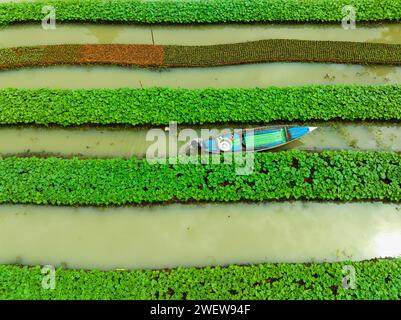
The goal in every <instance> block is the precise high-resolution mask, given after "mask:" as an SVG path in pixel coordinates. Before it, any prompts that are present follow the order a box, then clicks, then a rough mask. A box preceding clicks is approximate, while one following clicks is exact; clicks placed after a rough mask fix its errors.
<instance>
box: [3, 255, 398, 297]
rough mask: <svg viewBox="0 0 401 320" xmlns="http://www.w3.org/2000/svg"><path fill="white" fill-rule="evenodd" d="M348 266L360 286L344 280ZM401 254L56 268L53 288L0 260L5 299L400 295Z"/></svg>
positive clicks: (33, 270) (34, 271) (34, 273)
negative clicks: (224, 263) (347, 259)
mask: <svg viewBox="0 0 401 320" xmlns="http://www.w3.org/2000/svg"><path fill="white" fill-rule="evenodd" d="M344 266H347V267H346V268H350V267H353V268H355V272H356V274H357V282H356V287H355V288H353V289H351V288H348V287H343V286H342V285H341V283H342V281H343V278H344V269H343V268H344ZM400 268H401V259H393V260H391V259H378V260H372V261H363V262H339V263H323V264H261V265H253V266H238V265H231V266H229V267H216V268H212V267H207V268H178V269H171V270H137V271H107V272H102V271H96V270H93V271H84V270H79V271H78V270H77V271H74V270H63V269H61V268H60V269H57V271H56V275H57V286H56V288H55V289H54V290H45V289H42V288H41V285H40V283H41V281H42V274H41V268H40V267H20V266H0V292H1V293H2V298H4V299H106V300H109V299H188V300H190V299H230V300H231V299H263V300H265V299H395V300H398V299H400V292H401V277H400V272H399V269H400Z"/></svg>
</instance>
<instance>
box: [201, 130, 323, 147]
mask: <svg viewBox="0 0 401 320" xmlns="http://www.w3.org/2000/svg"><path fill="white" fill-rule="evenodd" d="M315 129H316V128H315V127H298V126H277V127H259V128H253V129H244V130H235V131H233V132H229V133H225V134H221V135H219V136H215V137H211V138H209V139H205V140H201V141H200V147H201V150H202V152H203V153H221V152H253V151H264V150H270V149H274V148H278V147H281V146H283V145H285V144H287V143H290V142H292V141H295V140H298V139H300V138H302V137H303V136H305V135H307V134H309V133H310V132H312V131H313V130H315Z"/></svg>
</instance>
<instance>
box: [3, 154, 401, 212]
mask: <svg viewBox="0 0 401 320" xmlns="http://www.w3.org/2000/svg"><path fill="white" fill-rule="evenodd" d="M235 163H238V162H235ZM235 163H234V162H233V163H232V164H228V163H224V162H223V161H221V163H219V164H212V163H208V164H200V163H178V164H169V163H167V164H151V163H149V162H148V161H147V160H146V159H144V160H137V159H135V158H132V159H130V160H124V159H78V158H73V159H62V158H36V157H32V158H18V157H10V158H3V159H1V160H0V171H1V172H2V176H1V178H0V203H21V204H51V205H94V206H107V205H128V204H147V203H169V202H181V203H188V202H205V201H207V202H226V201H234V202H235V201H254V202H259V201H269V200H325V201H327V200H339V201H356V200H382V201H394V202H398V201H400V200H401V173H400V172H401V171H400V167H401V155H400V154H398V153H392V152H358V151H323V152H319V153H315V152H314V153H312V152H305V151H284V152H275V153H256V154H255V158H254V161H253V163H252V165H253V168H252V171H251V173H250V174H249V175H237V171H236V168H237V167H238V166H239V167H241V166H240V165H239V164H237V165H236V164H235ZM243 165H244V164H242V166H243Z"/></svg>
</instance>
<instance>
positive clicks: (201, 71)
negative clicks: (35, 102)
mask: <svg viewBox="0 0 401 320" xmlns="http://www.w3.org/2000/svg"><path fill="white" fill-rule="evenodd" d="M308 84H360V85H364V84H366V85H369V84H371V85H373V84H401V67H395V66H362V65H342V64H329V63H295V62H294V63H262V64H251V65H237V66H224V67H214V68H189V69H188V68H175V69H165V70H157V69H143V68H126V67H114V66H57V67H44V68H32V69H20V70H11V71H1V72H0V89H4V88H61V89H80V88H82V89H86V88H123V87H130V88H145V87H169V88H254V87H259V88H264V87H267V86H295V85H298V86H299V85H308Z"/></svg>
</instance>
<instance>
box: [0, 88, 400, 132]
mask: <svg viewBox="0 0 401 320" xmlns="http://www.w3.org/2000/svg"><path fill="white" fill-rule="evenodd" d="M400 108H401V86H400V85H377V86H376V85H371V86H358V85H316V86H302V87H268V88H260V89H259V88H252V89H168V88H147V89H128V88H126V89H87V90H84V89H82V90H81V89H80V90H60V89H3V90H0V111H1V112H0V124H3V125H10V124H37V125H50V124H56V125H61V126H73V125H84V124H96V125H116V124H124V125H134V126H137V125H168V124H169V122H171V121H176V122H177V123H179V124H204V123H233V122H235V123H252V122H253V123H267V122H274V121H284V122H287V121H310V120H334V119H339V120H346V121H355V120H400V119H401V113H400V111H399V110H400Z"/></svg>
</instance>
